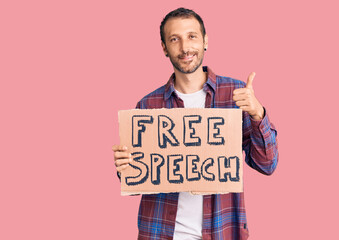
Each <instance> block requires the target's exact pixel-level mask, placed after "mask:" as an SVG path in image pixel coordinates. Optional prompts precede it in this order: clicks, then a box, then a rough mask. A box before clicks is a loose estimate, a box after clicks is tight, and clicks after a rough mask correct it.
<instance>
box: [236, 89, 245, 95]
mask: <svg viewBox="0 0 339 240" xmlns="http://www.w3.org/2000/svg"><path fill="white" fill-rule="evenodd" d="M247 91H248V89H246V88H237V89H235V90H233V95H237V94H243V93H246V92H247Z"/></svg>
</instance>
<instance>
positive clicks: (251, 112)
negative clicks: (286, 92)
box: [233, 72, 278, 175]
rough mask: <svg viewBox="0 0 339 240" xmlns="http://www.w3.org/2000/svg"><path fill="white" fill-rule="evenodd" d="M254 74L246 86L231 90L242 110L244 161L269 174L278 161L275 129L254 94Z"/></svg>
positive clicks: (250, 76)
mask: <svg viewBox="0 0 339 240" xmlns="http://www.w3.org/2000/svg"><path fill="white" fill-rule="evenodd" d="M254 76H255V73H254V72H252V73H251V74H250V75H249V77H248V80H247V84H246V86H244V87H242V88H238V89H235V90H234V91H233V100H234V101H235V104H236V105H237V106H238V107H239V108H240V109H242V110H243V150H244V151H245V153H246V158H245V161H246V163H247V164H248V165H249V166H250V167H252V168H254V169H256V170H257V171H259V172H261V173H263V174H266V175H270V174H272V173H273V171H274V170H275V168H276V166H277V163H278V145H277V140H276V137H277V131H276V129H275V127H274V125H273V124H272V123H270V121H269V118H268V115H267V113H266V110H265V108H264V107H263V106H262V105H261V104H260V102H259V101H258V100H257V98H256V97H255V95H254V90H253V86H252V83H253V79H254ZM244 85H245V84H244Z"/></svg>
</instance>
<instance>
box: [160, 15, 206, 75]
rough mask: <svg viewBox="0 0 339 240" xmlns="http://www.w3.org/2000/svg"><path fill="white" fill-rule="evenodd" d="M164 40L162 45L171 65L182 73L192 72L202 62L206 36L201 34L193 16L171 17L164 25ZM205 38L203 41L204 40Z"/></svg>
mask: <svg viewBox="0 0 339 240" xmlns="http://www.w3.org/2000/svg"><path fill="white" fill-rule="evenodd" d="M164 33H165V42H166V45H165V44H164V43H163V42H162V43H161V44H162V47H163V50H164V53H165V54H168V57H169V58H170V60H171V62H172V64H173V66H174V67H175V68H176V69H177V70H178V71H180V72H182V73H193V72H195V71H196V70H197V69H198V68H199V67H200V66H201V64H202V60H203V58H204V48H207V36H205V39H204V38H203V36H202V33H201V29H200V24H199V22H198V20H196V19H195V18H193V17H191V18H171V19H169V20H168V21H167V22H166V24H165V26H164ZM204 40H205V41H204Z"/></svg>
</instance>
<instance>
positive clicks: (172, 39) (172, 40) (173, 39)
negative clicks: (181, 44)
mask: <svg viewBox="0 0 339 240" xmlns="http://www.w3.org/2000/svg"><path fill="white" fill-rule="evenodd" d="M176 40H178V38H176V37H174V38H171V39H170V41H171V42H174V41H176Z"/></svg>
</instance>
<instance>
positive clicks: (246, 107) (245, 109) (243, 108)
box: [239, 106, 250, 112]
mask: <svg viewBox="0 0 339 240" xmlns="http://www.w3.org/2000/svg"><path fill="white" fill-rule="evenodd" d="M239 108H240V109H241V110H243V111H245V112H248V111H250V108H249V107H248V106H241V107H239Z"/></svg>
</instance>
